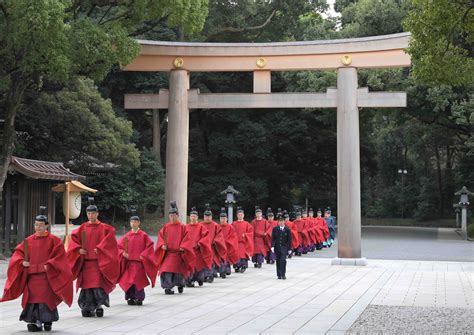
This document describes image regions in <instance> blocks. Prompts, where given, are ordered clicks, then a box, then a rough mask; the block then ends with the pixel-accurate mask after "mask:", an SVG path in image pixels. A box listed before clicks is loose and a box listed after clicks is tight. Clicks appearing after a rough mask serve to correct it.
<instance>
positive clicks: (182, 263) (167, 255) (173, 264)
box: [155, 222, 196, 277]
mask: <svg viewBox="0 0 474 335" xmlns="http://www.w3.org/2000/svg"><path fill="white" fill-rule="evenodd" d="M163 245H166V246H167V250H163V248H162V246H163ZM181 249H182V250H181ZM155 256H156V259H157V261H158V273H161V272H175V273H181V274H182V275H183V276H184V277H188V276H189V275H190V274H191V273H193V272H194V267H195V262H196V255H195V254H194V248H193V241H192V240H191V238H190V236H189V235H188V233H187V231H186V226H185V225H183V224H182V223H180V222H178V223H167V224H165V225H164V226H163V228H161V229H160V231H159V233H158V240H157V241H156V250H155Z"/></svg>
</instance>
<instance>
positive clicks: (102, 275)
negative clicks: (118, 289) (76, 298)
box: [67, 220, 120, 294]
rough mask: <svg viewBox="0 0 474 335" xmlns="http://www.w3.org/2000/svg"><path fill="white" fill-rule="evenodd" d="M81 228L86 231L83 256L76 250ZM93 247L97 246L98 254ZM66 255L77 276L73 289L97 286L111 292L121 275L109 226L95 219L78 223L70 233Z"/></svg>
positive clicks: (112, 229) (114, 241) (115, 244)
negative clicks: (93, 221)
mask: <svg viewBox="0 0 474 335" xmlns="http://www.w3.org/2000/svg"><path fill="white" fill-rule="evenodd" d="M83 231H85V232H86V245H85V249H86V250H87V254H86V255H81V254H80V253H79V249H80V248H81V240H82V232H83ZM94 249H97V253H96V252H95V251H94ZM67 257H68V259H69V266H70V267H71V270H72V274H73V276H74V278H77V282H76V291H77V290H78V289H79V288H98V287H101V288H103V289H104V291H105V293H107V294H109V293H110V292H112V291H113V289H114V288H115V285H116V283H117V279H118V277H119V274H120V263H119V258H118V247H117V239H116V238H115V229H114V228H113V227H112V226H110V225H108V224H105V223H102V222H100V221H98V220H97V222H96V223H91V222H85V223H83V224H81V226H80V227H79V228H77V229H75V230H73V232H72V234H71V242H70V243H69V248H68V250H67Z"/></svg>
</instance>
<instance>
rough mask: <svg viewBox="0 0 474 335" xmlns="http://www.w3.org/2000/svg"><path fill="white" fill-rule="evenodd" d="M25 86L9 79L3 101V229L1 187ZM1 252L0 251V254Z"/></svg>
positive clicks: (0, 155) (0, 151)
mask: <svg viewBox="0 0 474 335" xmlns="http://www.w3.org/2000/svg"><path fill="white" fill-rule="evenodd" d="M25 87H26V86H25V85H24V83H23V82H22V80H21V78H20V77H19V76H18V75H15V76H12V77H11V86H10V90H9V91H8V93H7V97H6V100H5V120H4V124H3V134H2V136H1V140H2V141H1V144H0V145H1V147H0V227H3V224H4V223H3V185H4V184H5V181H6V179H7V173H8V166H9V165H10V161H11V157H12V155H13V149H14V148H15V136H16V132H15V117H16V113H17V111H18V109H19V107H20V103H21V100H22V97H23V92H24V91H25ZM1 252H2V250H0V254H1Z"/></svg>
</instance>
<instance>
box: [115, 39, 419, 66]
mask: <svg viewBox="0 0 474 335" xmlns="http://www.w3.org/2000/svg"><path fill="white" fill-rule="evenodd" d="M409 39H410V33H400V34H392V35H383V36H374V37H363V38H351V39H339V40H322V41H305V42H277V43H191V42H164V41H147V40H138V43H139V44H140V54H139V55H138V56H137V57H136V58H135V59H134V60H133V61H132V62H131V63H130V64H128V65H127V66H125V67H124V68H123V69H124V70H125V71H164V72H168V71H171V70H174V69H177V68H179V69H185V70H187V71H191V72H193V71H196V72H224V71H259V70H266V71H299V70H317V69H322V70H324V69H326V70H329V69H336V68H339V67H344V66H352V67H357V68H379V67H407V66H410V56H409V55H408V54H406V53H405V49H406V48H407V47H408V42H409Z"/></svg>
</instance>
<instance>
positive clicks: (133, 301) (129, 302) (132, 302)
mask: <svg viewBox="0 0 474 335" xmlns="http://www.w3.org/2000/svg"><path fill="white" fill-rule="evenodd" d="M127 305H130V306H133V305H135V300H133V299H128V300H127Z"/></svg>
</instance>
